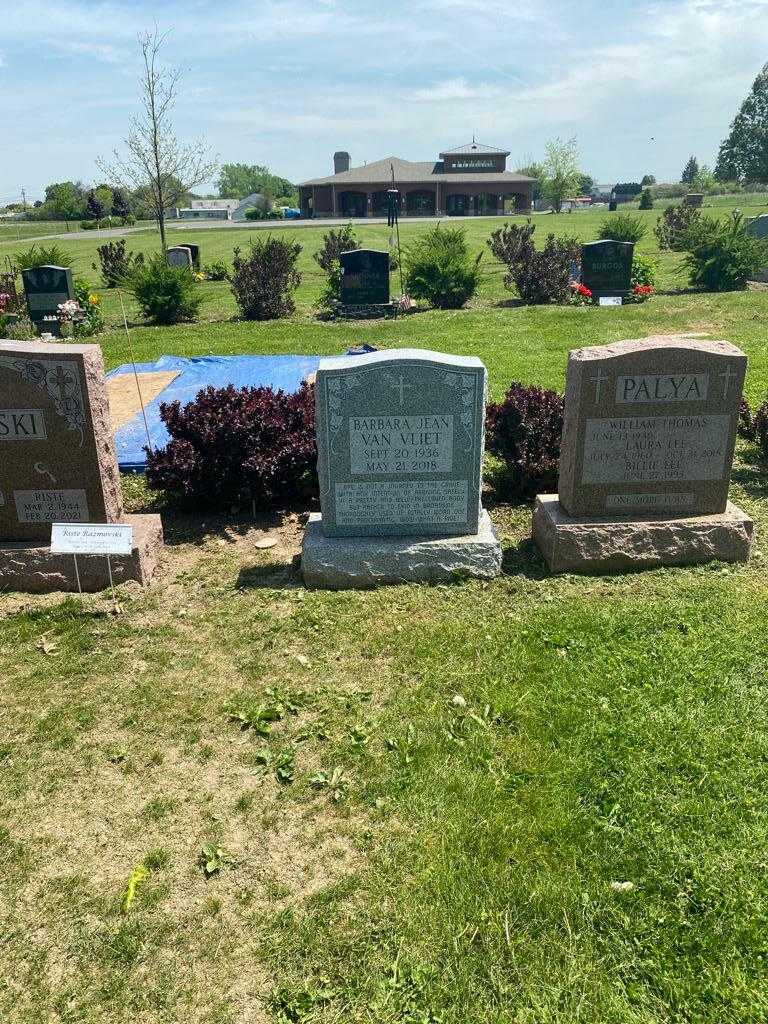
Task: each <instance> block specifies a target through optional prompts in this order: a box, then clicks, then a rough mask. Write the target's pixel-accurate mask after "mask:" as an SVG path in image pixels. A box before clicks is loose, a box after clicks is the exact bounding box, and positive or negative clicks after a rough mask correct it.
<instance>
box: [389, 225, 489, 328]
mask: <svg viewBox="0 0 768 1024" xmlns="http://www.w3.org/2000/svg"><path fill="white" fill-rule="evenodd" d="M481 259H482V253H478V255H477V256H476V257H473V256H472V255H471V254H470V252H469V246H468V245H467V238H466V234H465V232H464V230H463V228H444V227H442V226H441V225H440V224H437V225H435V227H433V228H430V229H429V230H428V231H425V233H424V234H423V235H421V236H420V237H418V238H417V239H416V240H415V241H414V242H412V243H411V245H410V246H408V248H407V249H406V250H405V252H404V253H403V269H404V285H405V290H406V292H407V293H408V294H409V295H411V296H412V297H413V298H415V299H426V300H427V302H429V303H430V305H432V306H434V307H435V308H436V309H460V308H461V307H462V306H464V305H465V304H466V303H467V302H468V301H469V300H470V299H471V298H472V296H473V295H474V294H475V292H476V291H477V289H478V286H479V284H480V280H481V276H482V275H481V270H480V260H481Z"/></svg>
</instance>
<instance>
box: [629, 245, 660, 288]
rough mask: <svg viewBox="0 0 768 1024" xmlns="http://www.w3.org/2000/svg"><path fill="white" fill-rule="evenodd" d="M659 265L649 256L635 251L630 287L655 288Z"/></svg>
mask: <svg viewBox="0 0 768 1024" xmlns="http://www.w3.org/2000/svg"><path fill="white" fill-rule="evenodd" d="M658 270H659V265H658V263H657V262H656V260H654V259H653V258H652V257H651V256H647V255H646V254H645V253H642V252H637V251H635V254H634V256H633V257H632V281H631V283H632V287H633V288H635V287H636V286H638V285H639V286H640V287H641V288H647V287H651V288H655V287H656V275H657V273H658Z"/></svg>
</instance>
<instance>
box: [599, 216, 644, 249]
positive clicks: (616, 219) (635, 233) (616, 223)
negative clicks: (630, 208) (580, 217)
mask: <svg viewBox="0 0 768 1024" xmlns="http://www.w3.org/2000/svg"><path fill="white" fill-rule="evenodd" d="M645 231H646V227H645V223H644V222H643V221H642V220H641V219H640V218H639V217H635V216H634V215H633V214H631V213H614V214H613V215H612V216H611V217H606V218H605V220H604V221H603V223H602V224H601V225H600V238H608V239H610V240H611V241H612V242H635V243H637V242H639V241H640V240H641V239H642V238H643V237H644V236H645Z"/></svg>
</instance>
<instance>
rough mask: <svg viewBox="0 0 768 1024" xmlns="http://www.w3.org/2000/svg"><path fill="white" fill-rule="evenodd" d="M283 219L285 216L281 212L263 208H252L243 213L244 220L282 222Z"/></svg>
mask: <svg viewBox="0 0 768 1024" xmlns="http://www.w3.org/2000/svg"><path fill="white" fill-rule="evenodd" d="M284 218H285V214H284V213H283V211H282V210H278V209H272V210H267V209H266V208H265V207H263V206H252V207H251V208H250V209H249V210H246V211H245V219H246V220H283V219H284Z"/></svg>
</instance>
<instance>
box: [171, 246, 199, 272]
mask: <svg viewBox="0 0 768 1024" xmlns="http://www.w3.org/2000/svg"><path fill="white" fill-rule="evenodd" d="M165 258H166V260H167V261H168V266H169V267H184V268H185V269H186V270H191V269H192V253H191V252H190V249H189V246H186V245H172V246H170V247H169V248H168V249H166V250H165Z"/></svg>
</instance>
